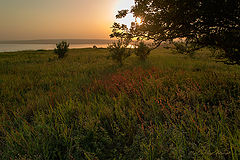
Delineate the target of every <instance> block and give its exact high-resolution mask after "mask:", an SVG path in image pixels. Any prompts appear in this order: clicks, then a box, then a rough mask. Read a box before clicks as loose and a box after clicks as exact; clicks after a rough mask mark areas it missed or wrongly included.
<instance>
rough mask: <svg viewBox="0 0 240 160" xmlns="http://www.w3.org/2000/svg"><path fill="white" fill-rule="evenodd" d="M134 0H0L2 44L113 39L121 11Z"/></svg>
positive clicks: (128, 20)
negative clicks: (26, 41)
mask: <svg viewBox="0 0 240 160" xmlns="http://www.w3.org/2000/svg"><path fill="white" fill-rule="evenodd" d="M133 4H134V0H0V40H34V39H109V34H110V33H111V28H110V27H111V26H112V24H113V22H116V21H117V22H120V23H125V24H126V23H127V24H130V22H131V21H134V19H133V17H132V16H131V15H129V16H128V17H127V18H125V19H124V20H116V19H115V15H116V14H117V11H118V10H121V9H129V8H130V6H132V5H133Z"/></svg>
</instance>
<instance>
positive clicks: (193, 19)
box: [113, 0, 240, 64]
mask: <svg viewBox="0 0 240 160" xmlns="http://www.w3.org/2000/svg"><path fill="white" fill-rule="evenodd" d="M130 12H131V13H133V15H134V16H135V17H140V18H141V19H142V21H143V23H142V24H141V25H138V24H136V23H132V26H131V28H130V29H128V32H126V31H125V33H128V34H131V36H132V37H138V38H139V37H140V38H142V39H148V40H153V41H154V42H155V44H156V46H159V45H160V44H161V43H162V42H164V41H172V40H174V39H176V38H185V39H186V40H187V41H188V43H196V44H197V45H198V47H197V48H201V47H208V46H211V47H216V48H219V49H221V50H223V51H224V52H225V58H227V59H228V60H229V62H232V63H236V64H240V40H239V39H240V1H239V0H135V5H134V6H132V9H131V10H130V11H128V10H123V11H119V14H118V15H117V16H116V17H117V18H123V17H125V16H126V15H127V14H128V13H130ZM115 26H116V25H115ZM115 26H113V28H114V29H115V31H116V30H117V28H115ZM119 26H121V25H119ZM114 29H113V32H114ZM120 29H122V28H120ZM113 35H114V34H113ZM114 36H118V35H117V34H115V35H114Z"/></svg>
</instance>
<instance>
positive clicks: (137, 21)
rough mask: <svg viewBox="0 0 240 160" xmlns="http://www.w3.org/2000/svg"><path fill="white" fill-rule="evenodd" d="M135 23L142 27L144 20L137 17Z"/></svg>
mask: <svg viewBox="0 0 240 160" xmlns="http://www.w3.org/2000/svg"><path fill="white" fill-rule="evenodd" d="M135 22H136V23H137V24H138V25H141V24H142V23H143V21H142V19H141V18H139V17H137V18H136V19H135Z"/></svg>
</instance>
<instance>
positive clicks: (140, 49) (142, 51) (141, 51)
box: [134, 42, 151, 61]
mask: <svg viewBox="0 0 240 160" xmlns="http://www.w3.org/2000/svg"><path fill="white" fill-rule="evenodd" d="M150 51H151V49H150V47H148V46H147V45H146V44H144V42H140V43H139V44H138V45H137V48H135V52H134V53H135V55H136V56H138V57H139V58H140V60H141V61H146V59H147V56H148V55H149V54H150Z"/></svg>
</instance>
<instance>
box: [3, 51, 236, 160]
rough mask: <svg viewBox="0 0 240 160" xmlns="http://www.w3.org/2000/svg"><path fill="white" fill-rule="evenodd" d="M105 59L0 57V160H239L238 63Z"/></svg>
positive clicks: (94, 54)
mask: <svg viewBox="0 0 240 160" xmlns="http://www.w3.org/2000/svg"><path fill="white" fill-rule="evenodd" d="M201 52H202V53H201V54H200V53H199V55H205V54H204V53H205V52H207V51H206V50H203V51H201ZM107 54H108V52H107V50H106V49H72V50H70V51H69V54H68V56H67V57H66V58H65V59H62V60H57V59H56V55H54V54H53V51H44V50H40V51H23V52H12V53H0V159H3V160H5V159H21V160H27V159H32V160H37V159H39V160H41V159H58V160H60V159H62V160H65V159H69V160H77V159H86V160H97V159H99V160H106V159H111V160H114V159H115V160H118V159H119V160H123V159H126V160H129V159H133V160H135V159H142V160H145V159H146V160H147V159H148V160H154V159H184V160H186V159H209V160H211V159H213V160H216V159H217V160H218V159H223V160H224V159H235V160H236V159H240V107H239V106H240V66H228V65H225V64H223V63H216V62H215V61H213V60H212V59H210V58H208V57H207V56H196V58H190V57H187V56H183V55H173V54H169V50H165V49H163V48H162V49H157V50H155V51H153V53H152V54H151V55H150V57H149V59H148V60H147V62H146V63H142V62H140V61H139V60H138V58H137V57H135V56H131V57H130V58H129V59H127V61H126V62H125V64H124V66H123V67H118V66H117V65H116V64H115V63H113V62H112V61H111V60H108V59H107V58H106V57H107Z"/></svg>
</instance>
